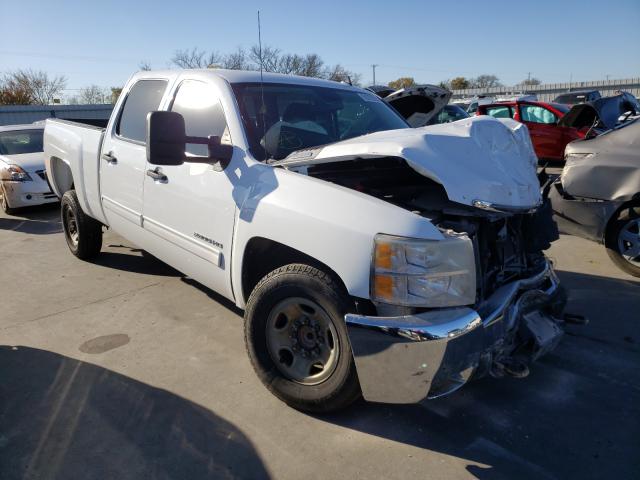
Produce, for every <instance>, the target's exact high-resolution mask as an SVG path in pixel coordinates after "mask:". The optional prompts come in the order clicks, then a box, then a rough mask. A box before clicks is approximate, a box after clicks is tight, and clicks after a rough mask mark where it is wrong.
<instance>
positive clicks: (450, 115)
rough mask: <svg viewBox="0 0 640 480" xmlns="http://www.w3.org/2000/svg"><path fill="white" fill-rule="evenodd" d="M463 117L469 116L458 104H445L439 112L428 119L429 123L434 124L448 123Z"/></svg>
mask: <svg viewBox="0 0 640 480" xmlns="http://www.w3.org/2000/svg"><path fill="white" fill-rule="evenodd" d="M463 118H469V114H468V113H467V112H465V111H464V110H463V109H462V108H460V107H459V106H458V105H451V104H450V105H446V106H445V107H444V108H443V109H442V110H441V111H440V113H438V114H437V115H435V116H434V117H433V118H432V119H431V120H429V125H435V124H438V123H450V122H455V121H456V120H461V119H463Z"/></svg>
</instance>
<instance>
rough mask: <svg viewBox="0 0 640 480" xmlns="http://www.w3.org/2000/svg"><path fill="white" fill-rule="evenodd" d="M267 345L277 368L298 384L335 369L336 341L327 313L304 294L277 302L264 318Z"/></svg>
mask: <svg viewBox="0 0 640 480" xmlns="http://www.w3.org/2000/svg"><path fill="white" fill-rule="evenodd" d="M266 328H267V331H266V339H267V348H268V350H269V354H270V356H271V359H272V360H273V362H274V363H275V364H276V366H277V368H278V370H280V372H281V373H282V374H284V375H285V376H286V377H287V378H289V379H290V380H293V381H294V382H297V383H300V384H302V385H317V384H319V383H322V382H324V381H325V380H326V379H327V378H329V377H330V376H331V374H332V373H333V372H334V370H335V369H336V366H337V364H338V358H339V355H340V344H339V340H338V334H337V332H336V328H335V326H334V325H333V322H332V320H331V317H330V316H329V315H328V314H327V312H325V311H324V310H323V309H322V307H320V306H319V305H318V304H316V303H315V302H313V301H311V300H308V299H306V298H298V297H295V298H288V299H286V300H283V301H281V302H280V303H278V304H277V305H276V306H275V307H274V308H273V310H272V311H271V313H270V314H269V318H268V319H267V326H266Z"/></svg>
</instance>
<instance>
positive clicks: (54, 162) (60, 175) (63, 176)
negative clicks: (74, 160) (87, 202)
mask: <svg viewBox="0 0 640 480" xmlns="http://www.w3.org/2000/svg"><path fill="white" fill-rule="evenodd" d="M50 165H51V171H50V172H49V177H50V178H49V182H50V183H51V187H53V188H54V189H55V191H56V193H57V194H58V196H60V197H62V195H64V192H66V191H67V190H71V189H73V173H72V172H71V167H69V165H68V164H67V162H65V161H64V160H62V159H60V158H58V157H51V163H50Z"/></svg>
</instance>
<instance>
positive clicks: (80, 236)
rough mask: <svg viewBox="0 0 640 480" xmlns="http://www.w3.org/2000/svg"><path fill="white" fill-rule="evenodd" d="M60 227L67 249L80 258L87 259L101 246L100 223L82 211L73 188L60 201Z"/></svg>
mask: <svg viewBox="0 0 640 480" xmlns="http://www.w3.org/2000/svg"><path fill="white" fill-rule="evenodd" d="M60 212H61V216H62V228H63V230H64V238H65V239H66V240H67V245H68V246H69V250H71V253H73V254H74V255H75V256H76V257H78V258H79V259H81V260H89V259H91V258H94V257H95V256H97V255H98V254H99V253H100V249H101V248H102V224H101V223H100V222H98V221H97V220H95V219H94V218H91V217H90V216H88V215H87V214H86V213H84V212H83V211H82V208H81V207H80V204H79V203H78V197H77V195H76V192H75V190H69V191H68V192H66V193H65V194H64V195H63V196H62V200H61V201H60Z"/></svg>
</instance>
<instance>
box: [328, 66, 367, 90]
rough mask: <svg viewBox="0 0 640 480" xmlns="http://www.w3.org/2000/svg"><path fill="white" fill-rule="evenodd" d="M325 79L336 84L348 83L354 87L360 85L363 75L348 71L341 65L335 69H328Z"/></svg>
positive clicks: (334, 67)
mask: <svg viewBox="0 0 640 480" xmlns="http://www.w3.org/2000/svg"><path fill="white" fill-rule="evenodd" d="M325 77H326V78H327V79H328V80H333V81H334V82H346V83H350V84H352V85H359V84H360V79H361V75H360V74H359V73H354V72H352V71H350V70H347V69H346V68H344V67H343V66H342V65H340V64H339V63H338V64H336V65H334V66H333V67H330V68H327V70H326V72H325Z"/></svg>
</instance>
